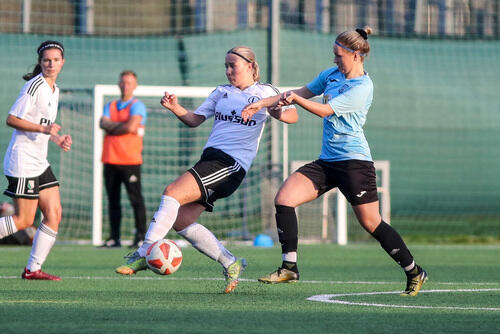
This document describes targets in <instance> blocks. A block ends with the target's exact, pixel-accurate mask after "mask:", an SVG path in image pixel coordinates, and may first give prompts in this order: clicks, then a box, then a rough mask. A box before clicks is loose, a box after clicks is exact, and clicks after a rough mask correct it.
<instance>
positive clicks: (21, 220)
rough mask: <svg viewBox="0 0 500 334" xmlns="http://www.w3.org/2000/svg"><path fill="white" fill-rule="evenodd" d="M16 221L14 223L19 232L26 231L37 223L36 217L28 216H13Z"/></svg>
mask: <svg viewBox="0 0 500 334" xmlns="http://www.w3.org/2000/svg"><path fill="white" fill-rule="evenodd" d="M12 218H13V219H14V223H15V224H16V228H17V229H18V230H24V229H26V228H28V227H30V226H32V225H33V223H34V221H35V217H34V216H33V217H28V216H27V215H14V216H12Z"/></svg>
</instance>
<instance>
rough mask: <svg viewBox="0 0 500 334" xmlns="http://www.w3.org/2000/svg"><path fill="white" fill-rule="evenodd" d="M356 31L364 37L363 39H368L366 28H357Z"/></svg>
mask: <svg viewBox="0 0 500 334" xmlns="http://www.w3.org/2000/svg"><path fill="white" fill-rule="evenodd" d="M356 32H357V33H358V34H360V35H361V37H363V39H365V40H367V39H368V33H367V32H366V31H365V30H364V29H360V28H358V29H356Z"/></svg>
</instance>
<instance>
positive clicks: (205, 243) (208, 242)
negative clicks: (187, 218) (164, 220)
mask: <svg viewBox="0 0 500 334" xmlns="http://www.w3.org/2000/svg"><path fill="white" fill-rule="evenodd" d="M177 234H179V235H181V236H183V237H184V238H185V239H186V240H187V241H189V242H190V243H191V244H192V245H193V247H194V248H196V249H197V250H198V251H200V252H201V253H203V254H205V255H206V256H208V257H209V258H211V259H212V260H215V261H217V262H219V263H220V264H221V265H222V266H223V267H224V268H227V267H229V265H230V264H232V263H234V261H236V257H235V256H234V255H233V254H231V252H230V251H228V250H227V249H226V248H225V247H224V246H223V245H222V244H221V243H220V241H219V240H218V239H217V238H216V237H215V235H214V234H213V233H212V232H211V231H210V230H209V229H208V228H206V227H205V226H203V225H201V224H198V223H196V222H194V223H193V224H191V225H189V226H188V227H186V228H185V229H183V230H182V231H178V232H177Z"/></svg>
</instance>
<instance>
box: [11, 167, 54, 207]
mask: <svg viewBox="0 0 500 334" xmlns="http://www.w3.org/2000/svg"><path fill="white" fill-rule="evenodd" d="M5 177H6V178H7V180H8V181H9V186H8V187H7V189H6V190H5V191H4V192H3V193H4V194H5V195H7V196H9V197H12V198H30V199H37V198H39V197H40V191H41V190H44V189H47V188H51V187H57V186H59V181H57V179H56V177H55V176H54V173H52V169H51V168H50V166H49V167H48V168H47V169H46V170H45V172H43V173H42V175H40V176H35V177H13V176H7V175H5Z"/></svg>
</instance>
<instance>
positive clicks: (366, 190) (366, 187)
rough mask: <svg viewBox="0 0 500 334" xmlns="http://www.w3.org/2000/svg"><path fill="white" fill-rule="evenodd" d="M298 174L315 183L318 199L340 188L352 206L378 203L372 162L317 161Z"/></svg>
mask: <svg viewBox="0 0 500 334" xmlns="http://www.w3.org/2000/svg"><path fill="white" fill-rule="evenodd" d="M297 172H299V173H301V174H303V175H304V176H306V177H307V178H308V179H310V180H311V181H312V182H313V183H314V186H315V187H316V188H317V189H318V197H319V196H321V195H323V194H324V193H325V192H327V191H329V190H330V189H333V188H335V187H338V188H339V189H340V191H341V192H342V194H344V196H345V197H346V198H347V200H348V201H349V203H351V205H359V204H366V203H371V202H376V201H378V193H377V174H376V173H375V167H374V165H373V162H372V161H363V160H344V161H332V162H329V161H324V160H316V161H313V162H310V163H308V164H306V165H304V166H302V167H300V168H299V169H297Z"/></svg>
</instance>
